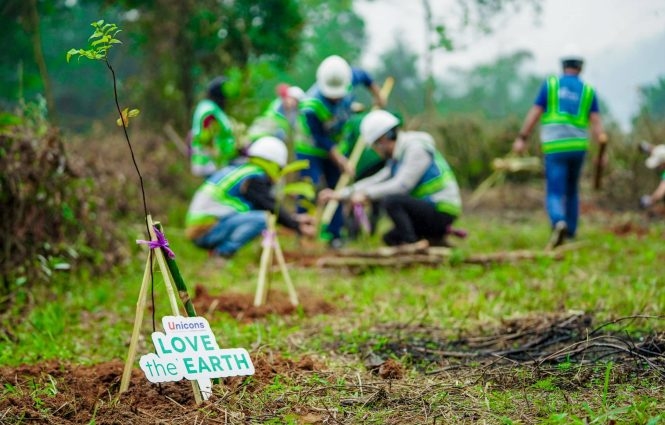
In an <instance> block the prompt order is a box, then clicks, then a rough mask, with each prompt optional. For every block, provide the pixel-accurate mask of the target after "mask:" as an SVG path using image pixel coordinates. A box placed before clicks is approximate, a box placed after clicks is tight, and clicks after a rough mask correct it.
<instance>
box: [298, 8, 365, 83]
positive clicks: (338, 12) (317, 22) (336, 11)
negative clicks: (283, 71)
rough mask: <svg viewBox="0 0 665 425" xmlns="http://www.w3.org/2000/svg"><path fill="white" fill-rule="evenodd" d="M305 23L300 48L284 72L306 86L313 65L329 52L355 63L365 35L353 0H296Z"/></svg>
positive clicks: (313, 74)
mask: <svg viewBox="0 0 665 425" xmlns="http://www.w3.org/2000/svg"><path fill="white" fill-rule="evenodd" d="M299 4H300V8H301V10H302V11H303V14H304V18H305V22H306V26H305V28H304V31H303V32H302V35H301V38H300V46H301V49H300V52H299V53H298V55H297V56H296V57H295V59H294V61H293V64H292V66H290V67H289V68H288V70H287V71H288V72H289V74H290V75H292V77H293V79H294V80H295V81H296V82H297V84H298V85H300V86H301V87H302V88H303V89H305V90H307V88H309V86H311V85H312V84H313V83H314V81H315V79H316V68H317V67H318V66H319V64H320V63H321V61H322V60H323V59H325V58H326V57H327V56H330V55H339V56H341V57H343V58H344V59H346V60H347V61H348V62H349V63H350V64H351V65H356V62H357V61H358V60H359V59H360V56H361V54H362V51H363V49H364V47H365V44H366V41H367V38H366V34H365V22H364V21H363V20H362V18H361V17H360V16H358V14H356V12H355V11H354V10H353V0H335V1H322V0H299Z"/></svg>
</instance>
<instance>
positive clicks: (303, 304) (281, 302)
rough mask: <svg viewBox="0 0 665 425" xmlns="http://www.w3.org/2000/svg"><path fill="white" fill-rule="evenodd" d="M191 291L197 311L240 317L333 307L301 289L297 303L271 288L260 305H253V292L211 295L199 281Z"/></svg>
mask: <svg viewBox="0 0 665 425" xmlns="http://www.w3.org/2000/svg"><path fill="white" fill-rule="evenodd" d="M194 291H195V296H194V307H195V308H196V311H197V312H199V314H211V313H213V312H215V311H221V312H225V313H228V314H230V315H231V316H232V317H234V318H235V319H236V320H240V321H252V320H254V319H258V318H261V317H265V316H267V315H269V314H276V315H280V316H285V315H289V314H293V313H295V312H299V311H302V312H303V313H304V314H305V315H307V316H313V315H317V314H329V313H332V312H334V311H335V307H334V306H333V305H332V304H330V303H328V302H327V301H324V300H323V299H321V298H317V297H316V296H314V295H313V294H311V293H309V292H307V291H302V290H299V291H298V299H299V301H300V304H299V305H298V306H293V305H292V304H291V302H290V301H289V296H288V295H287V294H286V293H284V292H281V291H276V290H271V291H269V293H268V297H267V302H266V304H265V305H262V306H260V307H255V306H254V294H238V293H225V294H220V295H212V294H210V293H209V292H208V289H207V288H206V287H205V286H203V285H197V286H196V288H195V289H194Z"/></svg>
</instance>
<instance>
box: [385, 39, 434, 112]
mask: <svg viewBox="0 0 665 425" xmlns="http://www.w3.org/2000/svg"><path fill="white" fill-rule="evenodd" d="M417 63H418V54H417V53H415V52H414V51H413V50H412V49H411V48H410V47H409V46H408V45H407V44H406V43H405V42H404V40H403V39H402V38H399V37H398V38H397V39H396V40H395V44H394V46H393V48H392V49H390V50H388V51H386V52H384V53H383V54H382V55H381V56H380V58H379V67H378V69H377V70H376V72H375V73H374V74H375V77H376V79H377V80H378V81H379V82H380V81H383V80H385V78H386V77H388V76H392V77H393V78H395V81H396V84H395V87H394V88H393V91H392V93H391V95H390V98H389V99H388V107H389V109H391V110H396V111H399V112H400V113H401V114H402V115H404V116H408V115H416V114H419V113H420V112H421V111H422V110H423V106H424V105H423V96H422V95H419V94H421V93H424V87H425V81H423V79H422V78H421V77H420V73H419V72H418V69H417V66H416V65H417Z"/></svg>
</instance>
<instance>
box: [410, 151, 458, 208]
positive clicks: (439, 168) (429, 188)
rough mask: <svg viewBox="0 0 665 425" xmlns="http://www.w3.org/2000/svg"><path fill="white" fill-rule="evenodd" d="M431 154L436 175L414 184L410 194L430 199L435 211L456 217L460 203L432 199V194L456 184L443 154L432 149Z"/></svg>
mask: <svg viewBox="0 0 665 425" xmlns="http://www.w3.org/2000/svg"><path fill="white" fill-rule="evenodd" d="M433 155H434V163H433V164H432V166H433V167H435V168H436V175H434V176H433V177H432V178H430V179H429V180H427V181H424V182H421V183H419V184H418V185H416V187H415V188H413V190H412V191H411V195H412V196H413V197H415V198H417V199H424V200H430V201H432V202H433V203H434V204H435V205H436V209H437V211H440V212H445V213H448V214H450V215H453V216H455V217H457V216H458V215H460V214H461V213H462V206H461V205H457V204H454V203H452V202H449V201H436V200H434V199H432V196H433V195H436V194H437V193H439V192H442V191H444V190H446V188H448V187H449V186H450V185H457V180H456V179H455V174H454V173H453V171H452V169H451V168H450V166H449V165H448V163H447V162H446V160H445V159H444V158H443V156H442V155H441V154H440V153H439V152H438V151H434V152H433ZM427 174H428V173H427V172H425V175H427Z"/></svg>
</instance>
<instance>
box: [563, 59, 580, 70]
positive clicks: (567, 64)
mask: <svg viewBox="0 0 665 425" xmlns="http://www.w3.org/2000/svg"><path fill="white" fill-rule="evenodd" d="M561 63H562V65H563V68H564V69H565V68H572V69H577V70H578V71H581V70H582V65H583V64H584V61H581V60H579V59H566V60H563V61H561Z"/></svg>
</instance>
